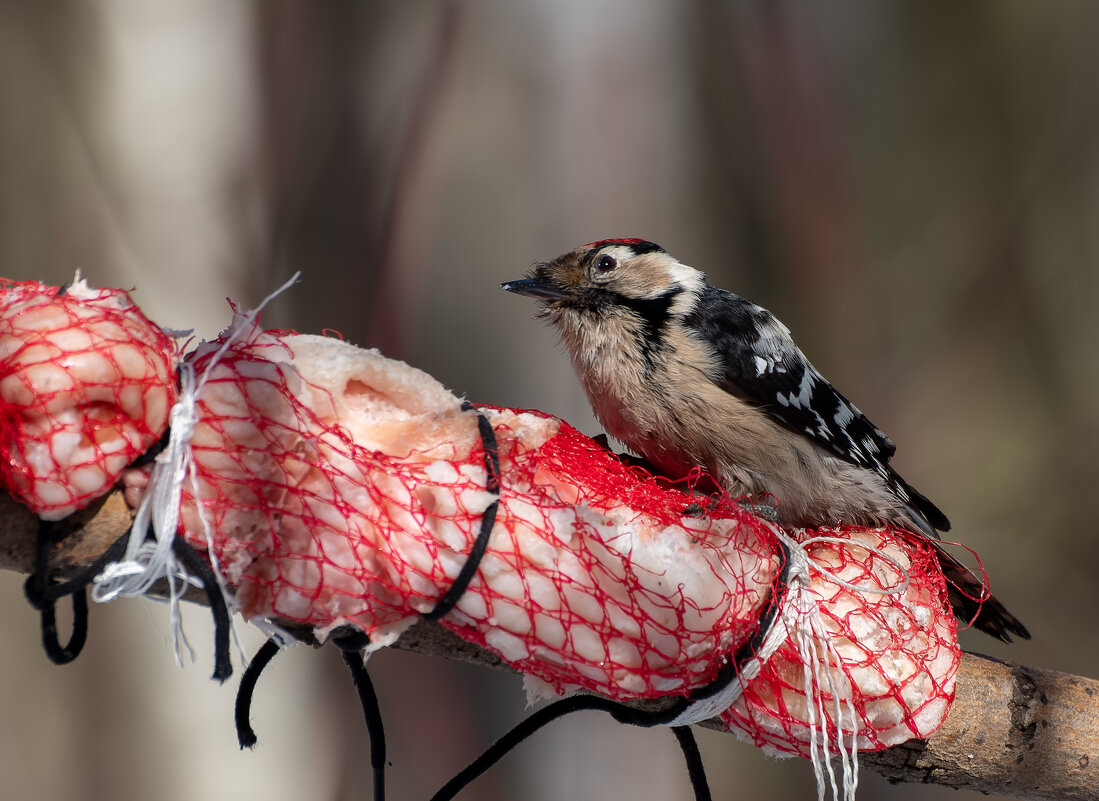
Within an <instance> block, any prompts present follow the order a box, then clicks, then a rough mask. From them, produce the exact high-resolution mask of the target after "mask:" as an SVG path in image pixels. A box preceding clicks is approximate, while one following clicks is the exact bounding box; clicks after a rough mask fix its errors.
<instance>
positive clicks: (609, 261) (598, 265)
mask: <svg viewBox="0 0 1099 801" xmlns="http://www.w3.org/2000/svg"><path fill="white" fill-rule="evenodd" d="M617 266H618V261H617V260H615V258H614V256H608V255H607V254H605V253H604V254H603V255H602V256H600V257H599V260H598V261H596V262H595V269H596V270H598V271H599V272H601V273H609V272H610V271H611V270H613V269H614V268H615V267H617Z"/></svg>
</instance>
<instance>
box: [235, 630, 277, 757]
mask: <svg viewBox="0 0 1099 801" xmlns="http://www.w3.org/2000/svg"><path fill="white" fill-rule="evenodd" d="M280 650H281V648H280V646H279V642H278V640H276V639H275V638H274V637H272V638H270V639H269V640H268V641H267V642H265V643H264V644H263V645H261V646H260V649H259V650H258V651H256V655H255V656H253V657H252V661H250V662H249V663H248V667H246V668H245V669H244V675H243V676H241V677H240V687H238V688H237V701H236V704H235V705H234V707H233V719H234V721H235V722H236V726H237V742H238V743H240V747H241V749H245V748H254V747H255V745H256V743H257V742H259V738H257V737H256V731H255V729H253V728H252V723H251V721H250V720H249V718H250V717H251V714H252V696H253V695H254V694H255V692H256V683H257V682H258V681H259V677H260V674H261V673H263V669H264V668H265V667H267V666H268V665H269V664H271V660H272V659H274V658H275V657H276V656H278V653H279V651H280Z"/></svg>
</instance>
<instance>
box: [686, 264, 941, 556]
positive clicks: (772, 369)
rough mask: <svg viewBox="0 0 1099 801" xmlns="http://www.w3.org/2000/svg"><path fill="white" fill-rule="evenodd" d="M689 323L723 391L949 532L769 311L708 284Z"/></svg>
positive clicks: (880, 437)
mask: <svg viewBox="0 0 1099 801" xmlns="http://www.w3.org/2000/svg"><path fill="white" fill-rule="evenodd" d="M684 322H685V323H686V324H687V325H688V326H689V327H691V328H694V329H695V330H697V331H698V332H699V334H700V335H701V336H702V338H703V339H704V340H706V341H707V342H709V343H710V345H711V346H712V347H714V349H715V350H716V351H717V355H718V357H719V359H721V360H722V363H723V368H724V375H723V376H719V377H718V382H719V383H720V384H721V386H722V388H723V389H725V390H726V391H727V392H729V393H731V394H733V395H736V396H737V397H738V398H740V399H741V400H744V401H747V402H749V403H752V404H755V405H757V406H758V407H759V408H760V409H761V410H762V411H764V412H765V413H766V414H768V415H769V416H770V417H772V418H773V419H774V420H776V421H777V422H778V423H780V424H781V425H783V426H785V427H786V428H788V429H789V430H791V431H794V432H796V433H798V434H801V435H803V436H806V437H808V438H809V439H811V440H813V441H814V442H816V443H817V444H818V445H820V446H821V447H823V448H825V449H826V450H828V451H830V452H831V453H833V454H835V455H836V456H837V457H839V458H840V459H843V460H845V461H847V462H850V463H851V464H854V465H856V466H858V467H862V468H865V469H867V470H872V471H874V472H876V473H878V474H879V475H880V476H881V477H882V478H883V479H884V480H885V481H886V483H887V484H888V485H889V487H890V488H891V489H892V490H893V492H894V493H896V495H897V497H898V498H900V500H901V501H903V502H904V504H905V506H906V507H907V508H908V510H909V512H910V514H911V516H912V519H913V522H915V523H917V524H918V525H919V526H920V527H921V528H922V529H923V530H924V531H925V532H926V533H928V534H929V535H931V536H935V530H936V529H937V530H939V531H947V530H949V529H950V522H949V521H948V520H947V518H946V516H945V515H944V514H943V513H942V512H941V511H939V509H938V508H937V507H936V506H935V505H934V504H933V503H932V502H931V501H930V500H928V499H927V498H925V497H924V496H923V495H921V494H920V493H919V492H917V491H916V490H914V489H913V488H912V487H911V486H909V485H908V484H907V483H906V482H905V481H904V479H902V478H901V477H900V476H899V475H897V473H896V472H895V471H894V470H893V469H892V468H891V467H890V466H889V460H890V459H891V458H892V457H893V454H894V453H895V452H896V450H897V448H896V446H895V445H894V444H893V442H892V440H890V439H889V437H887V436H886V435H885V433H884V432H882V431H881V429H879V428H878V427H877V426H875V425H874V424H873V423H871V422H870V421H869V420H868V419H867V418H866V416H865V415H864V414H863V413H862V412H861V411H860V410H859V409H858V407H856V406H855V405H854V404H853V403H851V402H850V401H849V400H847V398H845V397H844V396H843V395H841V394H840V393H839V392H838V391H837V390H836V388H835V387H833V386H832V385H831V384H830V383H829V382H828V381H827V380H826V379H825V378H824V377H823V376H822V375H821V374H820V373H819V372H817V369H816V368H815V367H813V365H812V364H810V363H809V360H808V359H806V358H805V354H803V353H802V352H801V350H800V349H799V348H798V346H797V345H796V344H795V343H794V340H793V337H792V336H791V335H790V331H789V330H788V329H787V328H786V326H784V325H783V324H782V323H781V322H780V321H779V320H778V319H777V318H776V317H775V316H774V315H773V314H771V312H769V311H767V310H766V309H764V308H763V307H762V306H757V305H756V304H754V303H752V302H751V301H748V300H745V299H744V298H742V297H740V296H739V295H735V294H733V293H732V292H727V291H725V290H723V289H717V288H716V287H712V286H708V285H707V286H706V288H705V289H704V290H703V291H702V292H701V293H700V294H699V298H698V304H697V305H696V306H695V308H694V310H693V312H692V313H691V315H690V316H689V317H688V318H687V319H685V320H684Z"/></svg>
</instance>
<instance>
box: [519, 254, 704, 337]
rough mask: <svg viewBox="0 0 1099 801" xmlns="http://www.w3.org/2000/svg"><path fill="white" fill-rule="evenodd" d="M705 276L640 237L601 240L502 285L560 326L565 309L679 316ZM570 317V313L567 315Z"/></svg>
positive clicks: (687, 308)
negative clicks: (530, 300) (538, 306)
mask: <svg viewBox="0 0 1099 801" xmlns="http://www.w3.org/2000/svg"><path fill="white" fill-rule="evenodd" d="M704 283H705V276H704V275H703V274H702V273H700V272H699V271H698V270H695V269H694V268H692V267H688V266H686V265H685V264H680V263H679V262H678V261H677V260H676V259H675V258H674V257H672V256H670V255H668V254H667V253H666V252H665V251H664V249H663V248H662V247H660V246H659V245H655V244H653V243H652V242H647V241H645V240H644V239H604V240H601V241H599V242H591V243H589V244H587V245H581V246H580V247H578V248H576V249H575V250H570V251H569V252H568V253H564V254H562V255H560V256H558V257H557V258H556V259H554V260H553V261H549V262H543V263H541V264H536V265H535V266H534V267H533V268H532V269H531V271H530V272H529V273H528V274H527V277H526V278H523V279H520V280H518V281H508V282H506V283H503V284H501V285H500V286H501V288H503V289H506V290H507V291H508V292H515V293H516V294H519V295H526V296H527V297H532V298H535V299H536V300H538V301H540V302H541V303H542V306H543V310H542V314H543V316H545V317H548V318H549V319H550V321H552V322H554V323H556V324H560V323H561V322H562V319H563V317H564V316H566V315H568V313H569V312H574V313H579V314H581V315H586V314H593V315H602V314H609V313H612V312H615V311H620V312H625V311H627V310H628V311H629V312H633V313H634V314H637V315H638V316H640V317H641V318H643V319H645V320H654V318H656V317H663V318H665V319H666V318H667V317H668V316H672V315H683V314H687V313H689V312H690V310H691V309H692V308H693V307H694V303H695V300H696V298H697V296H698V293H699V292H700V291H701V289H702V287H703V285H704ZM568 316H571V315H568Z"/></svg>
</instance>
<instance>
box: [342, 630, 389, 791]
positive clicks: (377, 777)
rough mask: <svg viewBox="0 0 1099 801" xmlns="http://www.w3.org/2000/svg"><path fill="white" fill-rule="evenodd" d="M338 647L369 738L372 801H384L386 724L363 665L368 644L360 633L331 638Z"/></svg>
mask: <svg viewBox="0 0 1099 801" xmlns="http://www.w3.org/2000/svg"><path fill="white" fill-rule="evenodd" d="M333 642H334V643H335V644H336V645H337V646H338V647H339V649H340V653H341V655H342V656H343V661H344V664H345V665H347V669H348V670H349V671H351V681H352V683H353V684H354V685H355V690H356V691H357V692H358V694H359V703H360V704H361V705H362V709H363V719H364V720H365V721H366V733H367V735H368V736H369V737H370V767H371V770H372V772H373V774H374V801H385V761H386V750H385V724H384V723H383V722H382V710H381V707H380V706H379V705H378V695H377V693H375V692H374V683H373V682H372V681H371V680H370V673H369V672H368V671H367V669H366V663H365V662H364V661H363V656H362V649H363V648H365V647H366V645H367V643H369V642H370V638H369V637H368V636H367V635H366V634H365V633H363V632H354V633H351V634H349V635H345V636H341V637H336V638H333Z"/></svg>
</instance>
